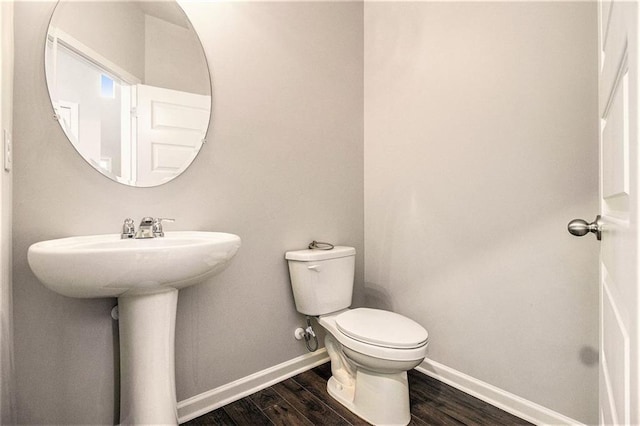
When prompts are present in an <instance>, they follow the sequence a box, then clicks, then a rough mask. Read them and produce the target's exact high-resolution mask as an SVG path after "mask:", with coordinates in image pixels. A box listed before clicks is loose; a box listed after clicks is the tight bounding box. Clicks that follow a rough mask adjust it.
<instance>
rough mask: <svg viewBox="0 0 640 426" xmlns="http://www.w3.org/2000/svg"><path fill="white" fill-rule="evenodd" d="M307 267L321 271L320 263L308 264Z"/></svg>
mask: <svg viewBox="0 0 640 426" xmlns="http://www.w3.org/2000/svg"><path fill="white" fill-rule="evenodd" d="M307 269H310V270H312V271H316V272H320V265H309V266H307Z"/></svg>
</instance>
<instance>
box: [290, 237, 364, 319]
mask: <svg viewBox="0 0 640 426" xmlns="http://www.w3.org/2000/svg"><path fill="white" fill-rule="evenodd" d="M285 259H287V260H288V261H289V275H290V277H291V287H292V288H293V298H294V299H295V302H296V309H297V310H298V312H300V313H301V314H305V315H312V316H317V315H324V314H329V313H331V312H336V311H339V310H341V309H346V308H348V307H349V306H351V297H352V295H353V276H354V271H355V259H356V249H355V248H353V247H345V246H336V247H334V248H333V249H331V250H296V251H288V252H287V253H286V254H285Z"/></svg>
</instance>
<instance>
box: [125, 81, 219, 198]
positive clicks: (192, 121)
mask: <svg viewBox="0 0 640 426" xmlns="http://www.w3.org/2000/svg"><path fill="white" fill-rule="evenodd" d="M137 97H138V99H137V107H136V110H137V112H136V114H137V118H138V119H137V127H138V129H137V161H136V164H137V170H136V171H135V172H136V175H135V181H136V184H137V185H138V186H152V185H157V184H158V183H159V182H162V181H165V180H169V179H171V178H173V177H174V176H177V175H178V174H180V172H181V171H182V170H184V169H185V168H186V167H187V166H188V165H189V164H191V161H193V159H194V158H195V156H196V155H197V154H198V151H199V150H200V147H201V146H202V143H203V140H204V137H205V133H206V131H207V126H208V124H209V107H210V104H211V97H210V96H204V95H196V94H193V93H187V92H181V91H178V90H170V89H164V88H162V87H155V86H147V85H144V84H139V85H137Z"/></svg>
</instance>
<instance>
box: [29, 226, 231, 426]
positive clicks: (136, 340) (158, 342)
mask: <svg viewBox="0 0 640 426" xmlns="http://www.w3.org/2000/svg"><path fill="white" fill-rule="evenodd" d="M239 248H240V237H238V236H237V235H233V234H226V233H223V232H167V233H166V234H165V236H164V237H159V238H149V239H125V240H123V239H120V234H110V235H95V236H86V237H70V238H61V239H58V240H50V241H42V242H40V243H36V244H34V245H32V246H31V247H29V253H28V259H29V266H31V269H32V270H33V273H34V274H35V275H36V277H38V279H39V280H40V281H41V282H42V283H43V284H44V285H45V286H46V287H48V288H49V289H51V290H53V291H55V292H56V293H60V294H62V295H64V296H69V297H79V298H96V297H117V298H118V311H119V324H118V333H119V337H120V338H119V346H120V424H122V425H133V424H154V425H155V424H162V425H177V424H178V414H177V406H176V386H175V327H176V309H177V304H178V290H180V289H181V288H184V287H187V286H190V285H192V284H197V283H199V282H202V281H204V280H205V279H207V278H209V277H210V276H212V275H215V274H216V273H218V272H220V271H221V270H222V269H223V268H224V267H225V266H226V264H227V263H228V262H229V260H231V258H232V257H233V256H234V255H235V254H236V252H237V251H238V249H239ZM212 309H213V307H212Z"/></svg>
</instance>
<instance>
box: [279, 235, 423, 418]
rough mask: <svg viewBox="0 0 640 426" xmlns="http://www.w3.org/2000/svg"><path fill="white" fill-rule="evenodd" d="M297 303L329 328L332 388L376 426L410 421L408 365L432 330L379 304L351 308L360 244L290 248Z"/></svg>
mask: <svg viewBox="0 0 640 426" xmlns="http://www.w3.org/2000/svg"><path fill="white" fill-rule="evenodd" d="M285 258H286V259H287V260H288V261H289V272H290V274H291V284H292V287H293V293H294V300H295V303H296V308H297V310H298V311H299V312H300V313H303V314H305V315H308V316H315V317H316V318H317V319H318V323H319V324H320V325H321V326H322V327H323V328H324V329H325V330H326V331H327V334H326V337H325V347H326V349H327V353H328V354H329V357H330V359H331V374H332V376H331V378H330V379H329V381H328V383H327V391H328V393H329V394H330V395H331V396H332V397H333V398H335V399H336V400H337V401H338V402H340V403H341V404H342V405H344V406H345V407H347V408H348V409H349V410H351V411H352V412H353V413H355V414H356V415H358V416H359V417H361V418H363V419H364V420H366V421H368V422H369V423H372V424H374V425H406V424H408V423H409V421H410V420H411V413H410V407H409V386H408V383H407V370H410V369H412V368H414V367H416V366H417V365H419V364H420V363H421V362H422V361H423V360H424V358H425V356H426V350H427V345H428V338H429V335H428V332H427V330H425V329H424V328H423V327H422V326H421V325H420V324H418V323H417V322H415V321H413V320H411V319H409V318H407V317H404V316H402V315H400V314H397V313H394V312H389V311H384V310H380V309H370V308H356V309H349V308H348V307H349V306H350V305H351V295H352V291H353V276H354V265H355V262H354V258H355V249H353V248H352V247H335V248H334V249H333V250H327V251H321V250H298V251H293V252H287V253H286V255H285Z"/></svg>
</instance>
